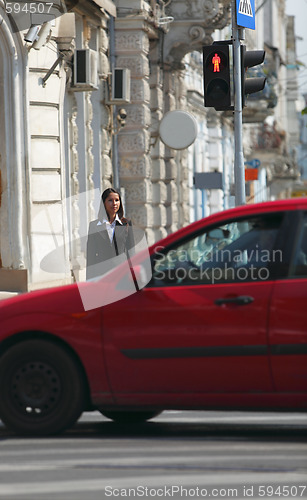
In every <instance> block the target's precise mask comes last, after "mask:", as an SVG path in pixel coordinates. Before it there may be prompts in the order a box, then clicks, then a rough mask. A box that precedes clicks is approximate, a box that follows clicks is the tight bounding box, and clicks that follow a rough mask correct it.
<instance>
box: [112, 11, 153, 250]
mask: <svg viewBox="0 0 307 500" xmlns="http://www.w3.org/2000/svg"><path fill="white" fill-rule="evenodd" d="M125 5H126V4H125ZM147 29H148V27H147V25H146V23H145V20H144V17H143V16H135V17H131V18H130V17H129V16H127V17H123V18H121V17H118V18H117V19H116V23H115V30H116V34H115V47H116V55H117V61H116V65H117V67H120V68H129V69H130V71H131V96H132V98H131V104H129V105H127V106H125V109H126V110H127V120H126V126H125V127H124V129H123V130H122V131H121V132H120V133H119V134H118V153H119V176H120V184H121V187H124V188H125V197H126V212H127V215H128V217H129V218H131V219H132V221H133V223H134V224H136V225H138V226H139V227H142V228H144V229H147V234H148V237H149V240H150V241H152V227H153V224H154V221H153V207H152V184H151V180H150V177H151V163H150V158H149V149H150V132H149V125H150V87H149V61H148V51H149V39H148V34H147Z"/></svg>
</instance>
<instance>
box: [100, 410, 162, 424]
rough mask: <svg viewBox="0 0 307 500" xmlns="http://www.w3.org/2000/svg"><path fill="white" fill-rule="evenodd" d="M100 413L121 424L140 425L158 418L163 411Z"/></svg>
mask: <svg viewBox="0 0 307 500" xmlns="http://www.w3.org/2000/svg"><path fill="white" fill-rule="evenodd" d="M100 413H101V414H102V415H103V416H104V417H107V418H109V419H110V420H114V422H117V423H119V424H139V423H142V422H145V421H146V420H150V419H151V418H154V417H157V416H158V415H160V413H162V411H104V410H102V411H101V410H100Z"/></svg>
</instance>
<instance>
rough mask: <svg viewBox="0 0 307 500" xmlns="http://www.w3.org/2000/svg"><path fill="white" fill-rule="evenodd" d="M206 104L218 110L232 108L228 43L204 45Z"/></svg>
mask: <svg viewBox="0 0 307 500" xmlns="http://www.w3.org/2000/svg"><path fill="white" fill-rule="evenodd" d="M203 67H204V96H205V106H206V107H208V108H215V109H216V110H218V111H224V110H227V109H231V92H230V66H229V46H228V45H220V44H213V45H205V46H204V47H203Z"/></svg>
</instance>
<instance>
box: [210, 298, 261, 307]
mask: <svg viewBox="0 0 307 500" xmlns="http://www.w3.org/2000/svg"><path fill="white" fill-rule="evenodd" d="M253 301H254V297H249V296H248V295H239V296H238V297H222V298H221V299H216V300H215V301H214V303H215V304H216V305H217V306H222V305H223V304H237V305H239V306H246V305H247V304H250V303H251V302H253Z"/></svg>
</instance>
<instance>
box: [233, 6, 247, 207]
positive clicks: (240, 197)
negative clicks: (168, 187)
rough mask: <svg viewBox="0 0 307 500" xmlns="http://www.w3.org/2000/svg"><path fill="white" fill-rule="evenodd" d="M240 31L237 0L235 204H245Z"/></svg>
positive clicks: (234, 48) (235, 34)
mask: <svg viewBox="0 0 307 500" xmlns="http://www.w3.org/2000/svg"><path fill="white" fill-rule="evenodd" d="M240 31H241V29H239V28H238V26H237V22H236V0H233V5H232V38H233V68H234V70H233V71H234V88H235V101H234V132H235V134H234V142H235V155H234V176H235V204H236V206H238V205H245V203H246V200H245V167H244V156H243V126H242V85H241V78H242V75H241V43H240Z"/></svg>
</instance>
